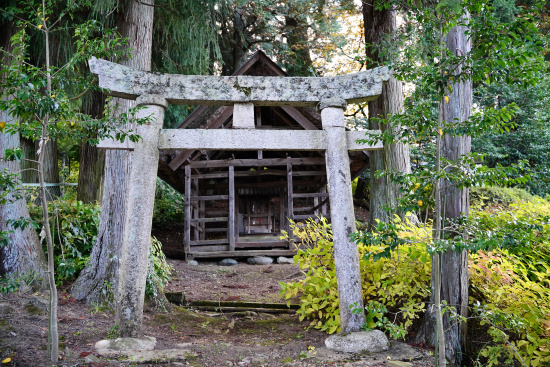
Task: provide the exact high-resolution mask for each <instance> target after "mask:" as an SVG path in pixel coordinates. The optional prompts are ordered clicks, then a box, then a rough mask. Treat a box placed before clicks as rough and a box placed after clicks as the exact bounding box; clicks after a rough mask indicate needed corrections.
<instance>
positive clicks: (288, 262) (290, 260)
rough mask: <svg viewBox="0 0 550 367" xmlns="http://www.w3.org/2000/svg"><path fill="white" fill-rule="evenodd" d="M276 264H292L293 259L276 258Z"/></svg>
mask: <svg viewBox="0 0 550 367" xmlns="http://www.w3.org/2000/svg"><path fill="white" fill-rule="evenodd" d="M277 264H291V265H292V264H294V259H293V258H291V257H284V256H279V257H278V258H277Z"/></svg>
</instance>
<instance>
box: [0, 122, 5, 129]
mask: <svg viewBox="0 0 550 367" xmlns="http://www.w3.org/2000/svg"><path fill="white" fill-rule="evenodd" d="M5 126H6V122H5V121H0V129H3V128H4V127H5Z"/></svg>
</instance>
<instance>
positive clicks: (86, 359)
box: [84, 354, 101, 364]
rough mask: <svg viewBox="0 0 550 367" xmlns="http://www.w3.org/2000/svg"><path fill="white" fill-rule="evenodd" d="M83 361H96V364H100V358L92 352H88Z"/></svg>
mask: <svg viewBox="0 0 550 367" xmlns="http://www.w3.org/2000/svg"><path fill="white" fill-rule="evenodd" d="M84 362H86V363H97V364H100V363H101V359H99V358H98V357H96V356H94V355H93V354H88V355H87V356H86V357H84Z"/></svg>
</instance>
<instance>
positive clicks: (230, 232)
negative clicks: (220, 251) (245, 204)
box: [227, 166, 235, 251]
mask: <svg viewBox="0 0 550 367" xmlns="http://www.w3.org/2000/svg"><path fill="white" fill-rule="evenodd" d="M227 225H228V227H227V237H228V240H229V251H235V167H233V166H229V218H228V221H227Z"/></svg>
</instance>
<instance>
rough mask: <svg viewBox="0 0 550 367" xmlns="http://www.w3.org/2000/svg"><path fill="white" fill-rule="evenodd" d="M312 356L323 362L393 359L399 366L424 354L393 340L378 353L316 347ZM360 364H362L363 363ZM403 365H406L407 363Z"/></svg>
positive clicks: (395, 364) (387, 360) (386, 360)
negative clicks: (358, 352) (387, 347)
mask: <svg viewBox="0 0 550 367" xmlns="http://www.w3.org/2000/svg"><path fill="white" fill-rule="evenodd" d="M310 357H312V358H314V359H317V360H319V361H322V362H339V361H357V360H358V359H359V360H360V361H384V362H385V363H388V362H389V361H392V362H393V363H394V364H393V365H394V366H398V365H399V362H402V363H410V362H412V361H415V360H419V359H422V358H423V357H424V355H423V354H422V353H421V352H419V351H418V350H416V349H414V348H413V347H411V346H410V345H408V344H406V343H403V342H398V341H395V340H392V341H391V342H390V348H389V349H388V350H385V351H382V352H378V353H368V354H367V353H362V354H357V353H346V352H338V351H336V350H332V349H328V348H326V347H322V348H316V349H315V354H311V355H310ZM358 365H359V366H360V365H361V363H358ZM350 366H354V363H351V364H350ZM402 366H406V364H403V365H402Z"/></svg>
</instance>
